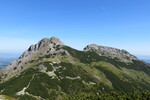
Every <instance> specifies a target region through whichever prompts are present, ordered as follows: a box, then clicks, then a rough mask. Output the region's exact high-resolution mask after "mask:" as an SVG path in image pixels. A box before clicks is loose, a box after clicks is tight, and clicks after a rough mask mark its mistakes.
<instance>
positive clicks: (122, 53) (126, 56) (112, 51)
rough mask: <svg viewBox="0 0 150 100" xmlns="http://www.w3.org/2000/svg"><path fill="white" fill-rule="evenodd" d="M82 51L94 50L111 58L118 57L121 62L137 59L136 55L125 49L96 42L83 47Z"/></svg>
mask: <svg viewBox="0 0 150 100" xmlns="http://www.w3.org/2000/svg"><path fill="white" fill-rule="evenodd" d="M84 51H95V52H96V53H98V54H99V55H100V56H106V57H111V58H118V59H120V60H121V61H123V62H130V61H132V60H139V59H138V58H137V57H135V56H133V55H131V54H130V53H129V52H127V51H126V50H120V49H116V48H112V47H106V46H99V45H96V44H91V45H88V46H86V47H85V48H84Z"/></svg>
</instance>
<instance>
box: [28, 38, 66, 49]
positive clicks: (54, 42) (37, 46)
mask: <svg viewBox="0 0 150 100" xmlns="http://www.w3.org/2000/svg"><path fill="white" fill-rule="evenodd" d="M48 44H52V45H64V43H63V42H61V40H60V39H58V38H56V37H51V38H43V39H42V40H41V41H39V42H38V43H37V44H35V45H31V46H30V47H29V49H28V51H37V50H39V49H40V48H41V47H43V46H45V45H48Z"/></svg>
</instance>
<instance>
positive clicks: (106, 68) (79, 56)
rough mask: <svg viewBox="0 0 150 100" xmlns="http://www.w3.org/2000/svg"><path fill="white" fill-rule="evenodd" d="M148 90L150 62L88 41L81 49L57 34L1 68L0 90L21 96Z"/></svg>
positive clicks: (46, 99) (31, 99) (42, 98)
mask: <svg viewBox="0 0 150 100" xmlns="http://www.w3.org/2000/svg"><path fill="white" fill-rule="evenodd" d="M133 88H137V89H138V90H140V91H142V90H150V65H149V64H147V63H145V62H143V61H141V60H139V59H138V58H137V57H135V56H134V55H132V54H130V53H129V52H127V51H125V50H120V49H116V48H112V47H105V46H99V45H96V44H91V45H88V46H86V47H85V48H84V50H83V51H79V50H76V49H73V48H71V47H69V46H66V45H65V44H64V43H63V42H62V41H61V40H60V39H58V38H56V37H51V38H44V39H42V40H40V41H39V42H38V43H37V44H35V45H31V46H30V47H29V48H28V49H27V50H26V51H25V52H24V53H23V54H22V55H21V56H20V57H19V59H17V60H16V61H14V62H12V63H11V64H10V65H9V66H7V67H6V68H5V69H2V70H0V90H1V91H0V94H2V95H3V94H4V95H8V96H13V97H15V98H18V99H20V100H55V99H56V100H62V99H63V97H65V96H67V95H70V96H72V95H75V94H77V93H90V92H92V93H97V92H98V91H105V92H109V91H112V90H117V91H124V92H127V91H130V90H131V89H133Z"/></svg>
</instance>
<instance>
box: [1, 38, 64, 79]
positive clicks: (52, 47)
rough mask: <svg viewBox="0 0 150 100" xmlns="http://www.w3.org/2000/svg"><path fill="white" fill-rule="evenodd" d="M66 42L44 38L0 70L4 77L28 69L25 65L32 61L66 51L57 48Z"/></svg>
mask: <svg viewBox="0 0 150 100" xmlns="http://www.w3.org/2000/svg"><path fill="white" fill-rule="evenodd" d="M63 45H64V43H63V42H61V41H60V40H59V39H58V38H56V37H52V38H44V39H42V40H41V41H39V42H38V43H37V44H35V45H31V46H30V47H29V49H28V50H26V51H25V52H24V53H23V54H22V55H21V56H20V57H19V59H17V60H16V61H14V62H12V63H10V65H8V66H7V67H6V68H5V69H3V70H1V71H0V74H1V75H2V78H6V77H8V78H9V77H11V76H13V75H15V74H17V73H18V72H19V71H21V70H23V69H26V68H24V66H26V65H27V64H29V63H30V62H32V61H34V60H37V59H38V58H39V57H42V56H46V55H48V54H54V53H55V54H56V53H60V52H64V50H62V49H60V50H56V48H57V46H63Z"/></svg>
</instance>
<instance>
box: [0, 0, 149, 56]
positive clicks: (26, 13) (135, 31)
mask: <svg viewBox="0 0 150 100" xmlns="http://www.w3.org/2000/svg"><path fill="white" fill-rule="evenodd" d="M149 12H150V0H0V53H18V54H21V53H22V52H23V51H25V50H26V49H27V48H28V47H29V46H30V45H31V44H35V43H36V42H38V41H39V40H41V39H42V38H44V37H49V38H50V37H51V36H56V37H58V38H60V39H61V40H62V41H63V42H64V43H65V44H66V45H69V46H72V47H74V48H76V49H79V50H82V48H84V47H85V46H86V45H88V44H91V43H96V44H99V45H105V46H111V47H116V48H120V49H125V50H128V51H129V52H130V53H132V54H135V55H138V56H150V46H149V43H150V13H149Z"/></svg>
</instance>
